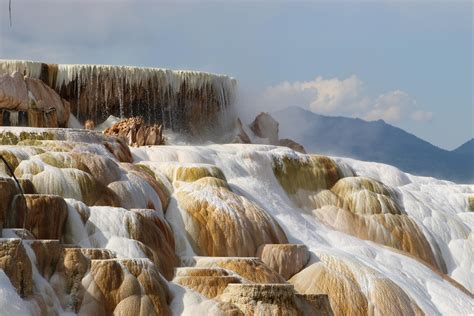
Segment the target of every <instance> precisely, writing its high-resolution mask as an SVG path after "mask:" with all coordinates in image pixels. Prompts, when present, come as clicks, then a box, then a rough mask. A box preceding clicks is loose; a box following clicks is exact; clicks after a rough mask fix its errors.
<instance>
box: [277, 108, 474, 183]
mask: <svg viewBox="0 0 474 316" xmlns="http://www.w3.org/2000/svg"><path fill="white" fill-rule="evenodd" d="M272 115H273V116H274V117H275V119H276V120H278V121H279V122H280V135H281V136H282V137H288V138H292V139H294V140H295V141H297V142H299V143H301V144H303V145H304V146H305V148H306V149H307V150H308V151H309V152H314V153H325V154H331V155H336V156H344V157H352V158H356V159H361V160H367V161H376V162H383V163H387V164H390V165H394V166H396V167H398V168H401V169H402V170H404V171H407V172H410V173H413V174H417V175H424V176H432V177H436V178H441V179H447V180H452V181H456V182H461V183H473V182H474V165H473V162H472V161H473V157H474V154H473V152H474V141H473V140H472V139H471V140H470V141H468V142H467V143H465V144H464V145H462V146H460V147H459V148H457V149H456V150H453V151H447V150H444V149H441V148H439V147H436V146H434V145H432V144H430V143H429V142H427V141H424V140H423V139H421V138H418V137H416V136H415V135H413V134H410V133H407V132H406V131H404V130H402V129H400V128H397V127H394V126H392V125H390V124H387V123H385V122H384V121H383V120H378V121H373V122H367V121H364V120H361V119H353V118H347V117H331V116H324V115H318V114H315V113H313V112H311V111H307V110H304V109H302V108H299V107H290V108H287V109H285V110H281V111H278V112H274V113H272Z"/></svg>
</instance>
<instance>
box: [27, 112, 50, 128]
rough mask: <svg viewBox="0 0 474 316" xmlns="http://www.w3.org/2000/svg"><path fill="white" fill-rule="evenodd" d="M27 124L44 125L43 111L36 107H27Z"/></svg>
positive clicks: (31, 125) (32, 125) (33, 125)
mask: <svg viewBox="0 0 474 316" xmlns="http://www.w3.org/2000/svg"><path fill="white" fill-rule="evenodd" d="M28 126H30V127H46V124H45V121H44V111H43V110H37V109H28Z"/></svg>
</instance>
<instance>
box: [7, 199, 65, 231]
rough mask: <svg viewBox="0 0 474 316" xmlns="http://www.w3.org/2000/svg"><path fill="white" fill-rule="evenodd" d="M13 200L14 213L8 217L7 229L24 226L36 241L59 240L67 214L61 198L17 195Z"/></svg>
mask: <svg viewBox="0 0 474 316" xmlns="http://www.w3.org/2000/svg"><path fill="white" fill-rule="evenodd" d="M15 199H16V200H15V208H14V209H15V212H14V214H11V216H10V217H9V220H8V223H9V224H8V225H9V227H12V228H20V227H23V225H24V226H25V228H26V229H28V230H29V231H31V233H32V234H33V235H34V236H35V237H36V238H37V239H61V237H62V232H63V226H64V223H65V221H66V217H67V213H68V210H67V204H66V202H65V201H64V199H63V198H62V197H60V196H56V195H44V194H25V195H24V197H23V196H21V195H17V196H16V197H15ZM25 200H26V201H25Z"/></svg>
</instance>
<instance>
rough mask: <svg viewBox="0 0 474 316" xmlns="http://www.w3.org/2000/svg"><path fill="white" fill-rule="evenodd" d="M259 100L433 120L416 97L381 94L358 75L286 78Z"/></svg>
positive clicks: (272, 106)
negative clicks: (369, 89)
mask: <svg viewBox="0 0 474 316" xmlns="http://www.w3.org/2000/svg"><path fill="white" fill-rule="evenodd" d="M258 103H259V105H260V106H261V107H263V108H265V110H269V111H275V110H280V109H283V108H286V107H288V106H300V107H304V108H307V109H309V110H311V111H313V112H315V113H319V114H328V115H343V116H349V117H359V118H363V119H365V120H369V121H372V120H378V119H383V120H385V121H388V122H392V123H395V122H400V121H402V120H406V119H411V120H414V121H427V120H431V118H432V116H433V114H432V113H431V112H426V111H423V110H422V109H420V108H419V106H418V104H417V102H416V100H415V99H414V98H413V97H411V96H410V95H409V94H408V93H406V92H404V91H401V90H392V91H388V92H385V93H382V94H380V95H378V96H375V97H374V96H371V95H369V94H368V93H366V91H365V87H364V83H363V81H362V80H361V79H360V78H359V77H357V76H356V75H352V76H350V77H348V78H346V79H338V78H330V79H325V78H323V77H316V78H315V79H314V80H312V81H296V82H287V81H285V82H283V83H280V84H277V85H275V86H271V87H268V88H266V89H265V91H264V92H263V93H262V95H261V97H260V98H259V100H258Z"/></svg>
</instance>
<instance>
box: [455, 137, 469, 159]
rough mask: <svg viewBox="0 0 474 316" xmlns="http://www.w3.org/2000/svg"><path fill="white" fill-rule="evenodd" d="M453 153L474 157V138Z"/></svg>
mask: <svg viewBox="0 0 474 316" xmlns="http://www.w3.org/2000/svg"><path fill="white" fill-rule="evenodd" d="M453 152H455V153H457V154H461V155H471V156H474V138H471V139H470V140H468V141H467V142H465V143H464V144H462V145H461V146H459V147H458V148H456V149H455V150H453Z"/></svg>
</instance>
